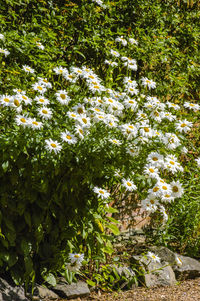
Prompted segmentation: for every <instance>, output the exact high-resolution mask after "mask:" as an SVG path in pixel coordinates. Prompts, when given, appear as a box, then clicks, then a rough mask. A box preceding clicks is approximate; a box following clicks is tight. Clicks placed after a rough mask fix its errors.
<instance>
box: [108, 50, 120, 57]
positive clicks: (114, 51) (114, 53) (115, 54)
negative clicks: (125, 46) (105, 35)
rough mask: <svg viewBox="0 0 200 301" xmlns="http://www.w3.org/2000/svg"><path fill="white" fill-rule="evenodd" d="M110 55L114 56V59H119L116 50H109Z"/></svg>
mask: <svg viewBox="0 0 200 301" xmlns="http://www.w3.org/2000/svg"><path fill="white" fill-rule="evenodd" d="M110 53H111V54H112V55H113V56H115V57H119V56H120V54H119V52H117V51H116V50H113V49H110Z"/></svg>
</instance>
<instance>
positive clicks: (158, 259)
mask: <svg viewBox="0 0 200 301" xmlns="http://www.w3.org/2000/svg"><path fill="white" fill-rule="evenodd" d="M147 257H148V258H150V259H151V260H152V261H153V262H158V263H160V257H158V256H157V255H155V254H154V253H152V252H150V251H149V252H148V253H147Z"/></svg>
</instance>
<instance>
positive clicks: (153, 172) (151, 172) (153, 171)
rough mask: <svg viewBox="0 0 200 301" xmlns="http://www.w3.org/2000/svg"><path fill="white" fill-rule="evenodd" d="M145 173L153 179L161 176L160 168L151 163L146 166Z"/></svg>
mask: <svg viewBox="0 0 200 301" xmlns="http://www.w3.org/2000/svg"><path fill="white" fill-rule="evenodd" d="M144 174H145V175H147V176H149V177H150V178H153V179H158V178H159V174H158V169H157V168H156V167H155V166H153V165H150V164H148V165H146V166H145V168H144Z"/></svg>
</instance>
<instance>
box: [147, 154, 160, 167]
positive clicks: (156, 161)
mask: <svg viewBox="0 0 200 301" xmlns="http://www.w3.org/2000/svg"><path fill="white" fill-rule="evenodd" d="M147 162H148V163H150V164H152V165H153V166H155V167H158V168H159V167H162V166H163V164H164V157H163V156H162V155H160V154H159V153H157V152H151V153H150V154H149V155H148V157H147Z"/></svg>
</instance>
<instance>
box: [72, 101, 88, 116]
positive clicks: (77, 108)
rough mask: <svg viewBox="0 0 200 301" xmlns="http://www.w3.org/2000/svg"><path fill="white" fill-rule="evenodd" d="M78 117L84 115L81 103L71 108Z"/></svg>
mask: <svg viewBox="0 0 200 301" xmlns="http://www.w3.org/2000/svg"><path fill="white" fill-rule="evenodd" d="M72 109H73V110H74V111H75V112H76V113H78V114H79V115H81V114H85V107H84V105H82V104H81V103H78V104H77V105H76V106H74V107H73V108H72Z"/></svg>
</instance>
